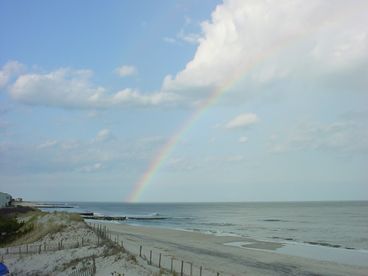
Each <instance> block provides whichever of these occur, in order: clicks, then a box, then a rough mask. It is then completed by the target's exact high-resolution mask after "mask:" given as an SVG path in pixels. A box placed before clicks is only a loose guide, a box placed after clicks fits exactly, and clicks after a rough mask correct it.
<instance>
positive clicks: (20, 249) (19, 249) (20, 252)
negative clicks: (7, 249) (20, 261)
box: [18, 246, 22, 254]
mask: <svg viewBox="0 0 368 276" xmlns="http://www.w3.org/2000/svg"><path fill="white" fill-rule="evenodd" d="M18 251H19V254H22V246H19V247H18Z"/></svg>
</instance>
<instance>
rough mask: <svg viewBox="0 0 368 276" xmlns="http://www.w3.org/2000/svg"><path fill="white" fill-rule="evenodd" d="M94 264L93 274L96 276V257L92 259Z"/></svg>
mask: <svg viewBox="0 0 368 276" xmlns="http://www.w3.org/2000/svg"><path fill="white" fill-rule="evenodd" d="M92 262H93V273H94V274H96V261H95V256H93V257H92Z"/></svg>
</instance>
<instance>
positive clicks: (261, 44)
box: [0, 0, 368, 108]
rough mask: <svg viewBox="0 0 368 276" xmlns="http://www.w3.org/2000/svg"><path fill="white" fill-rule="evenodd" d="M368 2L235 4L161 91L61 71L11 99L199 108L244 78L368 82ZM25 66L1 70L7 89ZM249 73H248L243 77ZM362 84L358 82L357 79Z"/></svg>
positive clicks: (26, 78)
mask: <svg viewBox="0 0 368 276" xmlns="http://www.w3.org/2000/svg"><path fill="white" fill-rule="evenodd" d="M367 8H368V3H367V2H366V1H364V0H354V1H348V2H347V1H341V0H338V1H334V2H333V3H332V2H328V1H323V0H314V1H307V2H306V1H302V0H297V1H294V0H293V1H292V0H283V1H277V2H272V1H271V2H270V1H266V0H257V1H255V0H254V1H243V0H228V1H224V3H223V4H221V5H219V6H217V7H216V9H215V10H214V12H213V13H212V15H211V19H210V20H208V21H204V22H202V23H201V36H200V37H196V41H197V42H198V47H197V49H196V52H195V54H194V57H193V58H192V59H191V60H190V61H189V62H188V63H187V64H186V66H185V68H184V69H183V70H181V71H179V72H178V73H176V74H174V75H167V76H165V77H164V78H163V82H162V86H161V88H159V89H158V90H157V91H156V92H147V93H145V92H142V91H139V90H136V89H132V88H123V89H121V90H120V91H113V92H112V91H108V89H106V88H105V87H103V86H99V85H96V84H94V83H93V82H92V79H91V75H92V71H91V70H75V69H68V68H59V69H56V70H54V71H51V72H48V73H34V72H29V73H26V74H22V75H20V76H19V77H18V78H17V79H16V81H15V82H14V83H12V84H11V85H10V89H9V93H10V94H11V96H12V97H13V98H14V99H15V100H17V101H20V102H22V103H25V104H32V105H50V106H55V107H63V108H110V107H126V106H162V105H178V104H181V105H189V106H193V105H194V103H198V101H201V100H203V99H205V98H206V97H208V95H209V93H211V92H212V91H213V89H216V88H221V87H226V86H228V85H229V83H230V84H231V83H232V82H235V81H237V80H239V79H242V80H243V82H244V83H242V84H243V85H242V87H241V89H240V90H239V91H238V93H242V94H247V93H250V92H251V90H252V89H253V87H254V86H255V85H257V86H261V87H262V85H265V84H267V83H270V82H272V81H274V80H283V81H285V82H286V83H287V82H288V81H289V79H290V78H298V79H300V80H303V79H305V78H308V76H318V78H320V79H322V80H321V82H323V78H324V76H329V75H331V74H341V73H344V72H347V71H351V70H360V71H361V72H363V73H362V74H360V75H359V76H355V77H356V78H361V79H362V83H363V84H364V85H366V84H367V81H366V80H367V79H368V70H367V64H368V28H367V26H368V18H367V16H366V10H367ZM19 65H20V64H19V63H17V62H15V63H14V62H13V63H11V64H7V65H5V66H4V67H3V68H2V70H1V71H0V86H4V85H5V84H8V83H9V80H10V76H11V75H12V72H14V71H17V70H18V67H19ZM116 73H117V74H118V75H120V76H128V75H132V74H134V73H136V69H135V67H133V66H122V67H120V68H117V69H116ZM244 76H246V78H245V80H244ZM358 82H359V81H358Z"/></svg>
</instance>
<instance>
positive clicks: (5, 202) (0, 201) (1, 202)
mask: <svg viewBox="0 0 368 276" xmlns="http://www.w3.org/2000/svg"><path fill="white" fill-rule="evenodd" d="M12 200H13V198H12V196H11V195H9V194H7V193H2V192H0V208H2V207H8V206H10V204H11V202H12Z"/></svg>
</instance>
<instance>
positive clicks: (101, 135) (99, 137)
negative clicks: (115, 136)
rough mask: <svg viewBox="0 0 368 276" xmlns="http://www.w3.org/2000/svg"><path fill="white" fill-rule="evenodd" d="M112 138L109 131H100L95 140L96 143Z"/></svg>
mask: <svg viewBox="0 0 368 276" xmlns="http://www.w3.org/2000/svg"><path fill="white" fill-rule="evenodd" d="M111 138H112V134H111V131H110V130H109V129H106V128H105V129H101V130H100V131H99V132H98V133H97V135H96V138H95V141H96V142H104V141H107V140H109V139H111Z"/></svg>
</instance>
